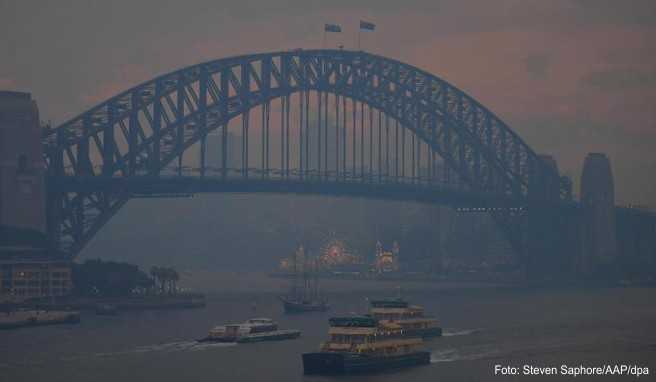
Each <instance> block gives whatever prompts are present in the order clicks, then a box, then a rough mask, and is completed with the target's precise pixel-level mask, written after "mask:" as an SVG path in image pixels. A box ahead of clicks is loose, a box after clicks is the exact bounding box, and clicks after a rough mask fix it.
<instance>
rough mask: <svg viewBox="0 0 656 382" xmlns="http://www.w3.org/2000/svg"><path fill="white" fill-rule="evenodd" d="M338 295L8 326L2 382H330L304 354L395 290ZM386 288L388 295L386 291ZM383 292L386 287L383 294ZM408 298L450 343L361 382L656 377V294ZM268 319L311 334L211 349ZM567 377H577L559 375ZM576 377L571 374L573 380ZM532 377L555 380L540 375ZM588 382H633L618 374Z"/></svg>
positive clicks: (222, 299) (451, 292) (214, 299)
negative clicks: (301, 309)
mask: <svg viewBox="0 0 656 382" xmlns="http://www.w3.org/2000/svg"><path fill="white" fill-rule="evenodd" d="M373 284H376V283H372V284H370V285H369V286H368V287H367V288H372V290H367V289H366V288H365V289H360V290H358V289H355V291H348V290H343V291H339V292H333V293H329V294H328V295H327V297H328V299H329V301H330V303H331V306H332V311H330V312H316V313H312V314H306V315H284V314H283V312H282V307H281V306H280V303H279V301H278V299H277V292H276V293H274V292H273V291H271V290H269V291H268V292H265V291H261V292H256V291H249V290H243V291H233V292H230V293H228V292H226V293H215V294H210V295H208V297H207V307H206V308H204V309H190V310H170V311H142V312H125V313H122V314H120V315H118V316H96V315H94V314H93V313H92V312H89V313H87V314H83V316H82V322H81V323H80V324H79V325H61V326H52V327H35V328H29V329H19V330H12V331H0V381H3V382H4V381H41V380H43V381H45V380H47V381H52V382H54V381H66V382H76V381H80V382H82V381H84V382H87V381H98V382H104V381H107V382H115V381H159V382H168V381H171V382H174V381H175V382H180V381H322V380H335V378H326V377H314V376H313V377H306V376H303V373H302V364H301V354H302V353H303V352H308V351H315V350H316V349H317V348H318V346H319V343H320V342H321V341H323V340H324V339H325V337H326V333H327V320H328V318H329V317H331V316H332V315H336V314H348V313H351V312H362V311H363V310H364V308H365V306H366V298H367V297H381V296H385V291H389V293H388V294H387V295H389V294H390V293H392V291H393V290H394V287H393V286H392V285H391V284H390V283H378V284H382V286H375V285H373ZM373 290H376V291H377V292H374V291H373ZM381 291H382V292H381ZM404 297H405V298H406V299H408V300H411V301H412V302H413V303H417V304H421V305H424V306H425V307H426V311H427V312H430V313H434V314H435V315H437V316H438V318H439V319H440V321H441V323H442V326H443V327H444V336H443V337H442V338H437V339H434V340H431V341H429V342H428V346H429V348H430V349H431V351H432V358H431V361H432V362H431V364H430V365H428V366H422V367H416V368H412V369H406V370H400V371H393V372H386V373H383V374H376V375H368V376H349V377H340V379H342V380H357V381H374V380H375V381H410V380H412V381H480V380H500V381H501V380H520V379H522V378H519V377H509V376H505V377H503V376H496V377H494V366H495V365H497V364H499V365H502V366H506V365H509V366H519V367H522V366H523V365H525V364H526V365H533V366H556V367H558V368H560V366H561V365H562V364H566V365H571V366H579V365H584V366H603V365H606V364H611V365H614V364H628V365H638V366H640V367H648V368H649V371H650V375H649V376H646V378H644V379H641V380H646V381H649V380H654V373H656V329H655V328H654V322H656V306H655V305H654V304H653V301H656V289H649V288H602V289H600V288H594V289H532V290H522V289H515V288H509V287H491V286H475V287H466V288H444V289H441V288H433V289H431V290H421V289H411V290H405V291H404ZM253 316H261V317H270V318H273V319H274V320H276V321H278V322H279V324H280V326H281V327H284V328H293V329H300V330H301V331H302V333H303V334H302V336H301V338H299V339H296V340H290V341H282V342H264V343H253V344H240V345H235V344H225V343H208V344H199V343H196V342H195V341H194V340H195V339H197V338H201V337H203V336H204V335H206V333H207V330H208V329H209V328H211V327H212V326H214V325H216V324H219V323H224V322H241V321H243V320H244V319H247V318H250V317H253ZM561 378H562V379H565V380H571V379H567V378H563V377H562V376H561V377H560V378H556V379H558V380H559V379H561ZM570 378H571V377H570ZM529 380H531V381H540V380H550V381H553V380H554V377H553V376H542V377H537V376H534V377H531V378H530V379H529ZM576 380H577V381H579V380H608V381H614V380H633V378H631V377H627V376H624V377H619V376H607V377H603V378H602V379H600V377H596V378H595V377H591V378H581V377H579V378H577V379H576Z"/></svg>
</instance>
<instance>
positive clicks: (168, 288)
mask: <svg viewBox="0 0 656 382" xmlns="http://www.w3.org/2000/svg"><path fill="white" fill-rule="evenodd" d="M150 275H151V276H153V279H154V280H155V284H156V285H157V284H158V283H159V292H160V293H162V294H164V293H168V294H175V293H176V291H177V289H178V288H177V283H178V280H180V274H179V273H178V271H176V270H175V269H173V268H167V267H152V268H150Z"/></svg>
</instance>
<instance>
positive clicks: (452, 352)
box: [430, 349, 461, 363]
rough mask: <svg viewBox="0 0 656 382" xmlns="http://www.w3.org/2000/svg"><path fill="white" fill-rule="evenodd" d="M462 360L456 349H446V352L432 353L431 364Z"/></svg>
mask: <svg viewBox="0 0 656 382" xmlns="http://www.w3.org/2000/svg"><path fill="white" fill-rule="evenodd" d="M460 359H461V358H460V357H459V355H458V352H457V351H456V349H446V350H440V351H435V350H433V351H432V352H431V359H430V362H431V363H439V362H452V361H458V360H460Z"/></svg>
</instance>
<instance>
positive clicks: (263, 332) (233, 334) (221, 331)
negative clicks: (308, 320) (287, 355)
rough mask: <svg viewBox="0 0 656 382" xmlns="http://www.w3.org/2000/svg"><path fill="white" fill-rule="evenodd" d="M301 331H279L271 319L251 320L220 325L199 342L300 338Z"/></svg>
mask: <svg viewBox="0 0 656 382" xmlns="http://www.w3.org/2000/svg"><path fill="white" fill-rule="evenodd" d="M300 335H301V331H300V330H278V324H277V323H276V322H275V321H273V320H271V319H270V318H251V319H250V320H248V321H246V322H244V323H241V324H229V325H220V326H217V327H215V328H213V329H212V330H210V332H209V333H208V335H207V337H205V338H202V339H200V340H198V342H240V343H246V342H261V341H281V340H288V339H294V338H298V337H299V336H300Z"/></svg>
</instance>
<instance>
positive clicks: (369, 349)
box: [302, 316, 430, 375]
mask: <svg viewBox="0 0 656 382" xmlns="http://www.w3.org/2000/svg"><path fill="white" fill-rule="evenodd" d="M329 323H330V329H329V330H328V334H329V336H330V338H329V340H328V341H327V342H324V343H323V344H321V348H320V350H319V352H315V353H305V354H303V356H302V357H303V372H304V373H305V374H307V375H313V374H320V375H335V374H355V373H369V372H376V371H381V370H386V369H396V368H403V367H410V366H417V365H425V364H428V363H430V352H429V351H426V350H424V349H423V340H422V339H421V338H404V337H403V336H402V333H401V332H402V329H401V327H400V326H398V325H396V324H393V323H389V322H381V321H379V320H377V319H375V318H372V317H366V316H364V317H335V318H331V319H330V320H329Z"/></svg>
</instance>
